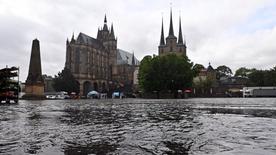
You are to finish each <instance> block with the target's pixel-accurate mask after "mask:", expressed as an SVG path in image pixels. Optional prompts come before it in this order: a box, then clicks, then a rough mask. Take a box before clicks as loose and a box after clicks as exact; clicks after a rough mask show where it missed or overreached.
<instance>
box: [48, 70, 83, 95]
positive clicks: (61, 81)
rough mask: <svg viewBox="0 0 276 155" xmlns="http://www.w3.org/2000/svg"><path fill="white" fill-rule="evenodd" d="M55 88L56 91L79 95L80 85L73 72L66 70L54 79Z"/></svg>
mask: <svg viewBox="0 0 276 155" xmlns="http://www.w3.org/2000/svg"><path fill="white" fill-rule="evenodd" d="M53 87H54V89H55V90H56V91H66V92H68V93H71V92H75V93H79V92H80V88H79V83H78V81H77V80H76V79H75V78H74V76H73V75H72V73H71V71H70V70H69V69H67V68H64V69H63V70H62V71H61V72H59V73H58V75H57V76H55V78H54V79H53Z"/></svg>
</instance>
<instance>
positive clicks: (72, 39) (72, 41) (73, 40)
mask: <svg viewBox="0 0 276 155" xmlns="http://www.w3.org/2000/svg"><path fill="white" fill-rule="evenodd" d="M74 42H75V37H74V32H73V34H72V38H71V43H74Z"/></svg>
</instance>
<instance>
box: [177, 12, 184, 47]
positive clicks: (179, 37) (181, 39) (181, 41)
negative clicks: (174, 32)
mask: <svg viewBox="0 0 276 155" xmlns="http://www.w3.org/2000/svg"><path fill="white" fill-rule="evenodd" d="M178 44H181V45H183V37H182V28H181V17H179V34H178Z"/></svg>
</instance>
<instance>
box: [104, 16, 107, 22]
mask: <svg viewBox="0 0 276 155" xmlns="http://www.w3.org/2000/svg"><path fill="white" fill-rule="evenodd" d="M104 23H105V24H106V23H107V20H106V14H105V15H104Z"/></svg>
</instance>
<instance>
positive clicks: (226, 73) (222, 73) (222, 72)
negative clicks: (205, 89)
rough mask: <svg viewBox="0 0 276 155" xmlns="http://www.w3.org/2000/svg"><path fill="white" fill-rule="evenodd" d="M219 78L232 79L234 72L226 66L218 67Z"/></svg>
mask: <svg viewBox="0 0 276 155" xmlns="http://www.w3.org/2000/svg"><path fill="white" fill-rule="evenodd" d="M216 71H217V78H218V79H220V78H222V77H231V76H232V74H233V73H232V70H231V69H230V68H229V67H227V66H225V65H222V66H218V67H217V69H216Z"/></svg>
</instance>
